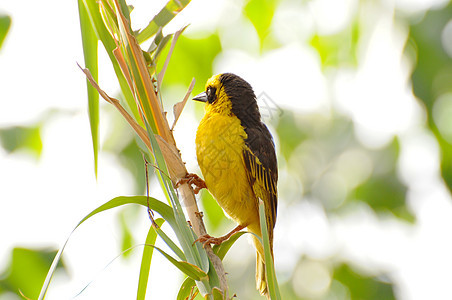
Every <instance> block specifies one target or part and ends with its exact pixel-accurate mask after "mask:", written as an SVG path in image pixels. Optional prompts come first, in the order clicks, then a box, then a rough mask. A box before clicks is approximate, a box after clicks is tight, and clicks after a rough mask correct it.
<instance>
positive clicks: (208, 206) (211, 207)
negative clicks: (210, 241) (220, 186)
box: [201, 189, 227, 232]
mask: <svg viewBox="0 0 452 300" xmlns="http://www.w3.org/2000/svg"><path fill="white" fill-rule="evenodd" d="M201 203H202V207H203V210H204V212H205V214H204V221H205V222H206V225H207V228H211V230H212V232H215V231H216V230H217V229H219V228H220V226H221V225H222V224H224V223H225V222H227V218H226V216H225V215H224V211H223V210H222V209H221V207H220V206H219V205H218V203H217V201H215V199H214V198H213V197H212V195H211V194H210V193H209V191H207V190H204V189H203V190H201Z"/></svg>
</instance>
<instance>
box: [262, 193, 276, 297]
mask: <svg viewBox="0 0 452 300" xmlns="http://www.w3.org/2000/svg"><path fill="white" fill-rule="evenodd" d="M259 218H260V225H261V232H262V244H263V246H264V253H265V272H266V275H267V286H268V292H269V295H270V298H271V299H274V300H280V299H281V293H280V291H279V286H278V281H277V280H276V274H275V266H274V264H273V257H272V255H271V250H270V242H269V239H268V231H267V221H266V217H265V205H264V202H263V201H262V200H260V199H259Z"/></svg>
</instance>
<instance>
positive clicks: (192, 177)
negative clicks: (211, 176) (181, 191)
mask: <svg viewBox="0 0 452 300" xmlns="http://www.w3.org/2000/svg"><path fill="white" fill-rule="evenodd" d="M184 183H188V184H189V185H190V186H191V185H194V186H195V188H194V189H193V192H194V193H195V194H198V193H199V191H200V190H202V189H206V188H207V185H206V182H205V181H204V180H202V179H201V177H199V176H198V175H196V174H194V173H188V174H187V175H185V177H184V178H181V179H179V181H177V182H176V188H178V187H179V186H180V185H181V184H184Z"/></svg>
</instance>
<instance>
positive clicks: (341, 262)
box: [0, 0, 452, 300]
mask: <svg viewBox="0 0 452 300" xmlns="http://www.w3.org/2000/svg"><path fill="white" fill-rule="evenodd" d="M25 2H26V4H21V5H19V4H18V3H17V1H13V0H7V1H6V2H3V3H2V5H1V6H0V46H1V49H0V85H1V87H2V88H1V89H0V99H1V101H2V102H1V103H2V104H3V109H2V110H1V112H0V144H1V148H0V187H1V188H0V205H1V207H0V227H1V228H2V229H1V230H0V234H1V240H2V242H1V244H2V247H0V250H1V252H0V299H21V298H20V293H23V294H24V295H25V296H27V297H30V298H32V299H33V298H36V297H37V295H38V294H39V289H40V285H41V284H42V281H43V279H44V277H45V275H46V272H47V269H48V267H49V266H50V263H51V261H52V258H53V254H54V253H55V251H56V250H57V249H58V248H59V247H60V246H61V244H60V243H62V242H63V241H64V240H65V238H67V236H68V235H69V233H70V232H71V230H72V228H73V227H74V226H75V225H76V224H77V222H78V221H79V220H80V219H81V218H82V217H83V216H84V215H86V214H87V213H88V212H89V211H90V210H92V209H93V208H95V207H96V206H98V205H100V204H101V203H103V202H106V201H107V200H109V199H111V198H113V197H115V196H119V195H126V194H143V193H144V189H145V181H144V178H145V175H144V163H143V160H142V156H141V153H140V151H139V148H138V146H137V144H136V141H135V138H134V136H133V134H132V132H131V130H130V129H129V128H128V127H127V124H126V123H125V122H124V121H123V120H122V119H121V117H120V116H119V115H118V114H117V112H116V111H114V110H113V109H112V108H111V107H109V106H108V105H107V104H105V103H102V105H101V123H100V131H101V142H102V144H101V146H102V148H101V149H102V151H101V153H100V158H99V161H100V163H99V175H98V178H97V180H96V178H95V176H94V170H93V159H92V153H91V152H92V149H91V147H92V146H91V145H90V142H91V140H90V131H89V125H88V119H87V114H86V109H87V108H86V95H85V86H84V84H85V81H84V76H83V74H82V73H81V72H80V71H79V70H78V69H77V67H76V63H75V62H76V61H78V62H79V63H81V62H83V56H82V47H81V41H80V33H79V27H78V26H79V25H78V11H77V7H76V3H71V4H61V3H59V2H57V1H47V2H44V3H41V2H40V3H39V4H37V3H34V2H33V1H25ZM74 2H76V1H74ZM130 4H132V5H134V7H135V9H134V11H133V12H132V15H131V17H132V25H133V27H134V28H141V27H144V26H145V25H146V24H147V22H148V21H149V20H150V18H151V17H152V16H153V15H154V14H155V13H157V12H158V10H159V9H160V8H161V7H162V6H163V5H164V4H165V1H130ZM54 5H58V7H61V9H60V10H58V11H57V12H55V10H53V9H49V8H50V7H52V6H54ZM188 23H190V26H189V27H188V28H187V29H186V30H185V32H184V34H183V35H182V36H181V37H180V38H179V40H178V42H177V45H176V48H175V51H174V53H173V55H172V59H171V62H170V64H169V68H168V70H167V72H166V75H165V78H164V81H163V89H162V95H163V99H164V102H165V108H166V110H167V111H168V118H169V119H170V124H171V122H172V120H171V119H172V106H173V105H174V104H175V103H176V102H179V101H180V100H181V99H182V97H183V96H184V93H185V91H186V89H187V87H188V85H189V83H190V81H191V79H192V78H193V77H194V78H195V79H196V86H195V89H194V91H193V95H195V94H197V93H199V92H201V91H202V90H203V88H204V83H205V81H206V80H207V79H208V78H209V77H210V76H211V75H213V74H216V73H221V72H233V73H236V74H238V75H240V76H242V77H243V78H245V79H246V80H247V81H249V82H250V83H251V85H252V86H253V87H254V90H255V92H256V95H257V96H258V103H259V105H260V107H261V113H262V115H263V117H264V121H265V122H266V123H267V125H268V126H269V128H270V130H271V132H272V134H273V136H274V139H275V142H276V146H277V152H278V164H279V172H280V180H279V185H278V188H279V210H278V221H277V224H276V229H275V265H276V270H277V274H278V279H279V284H280V287H281V292H282V296H283V299H353V300H355V299H452V292H451V291H450V288H449V286H450V282H449V281H450V278H451V277H450V270H451V269H452V256H451V255H450V253H452V241H451V239H450V238H449V236H450V230H449V229H450V228H451V226H452V202H451V200H452V198H451V193H450V192H451V189H452V2H450V1H445V0H430V1H427V0H425V1H408V0H406V1H403V0H400V1H395V0H380V1H378V0H361V1H358V0H341V1H335V0H330V1H328V0H312V1H310V0H305V1H294V0H279V1H271V0H264V1H259V0H250V1H241V0H234V1H215V2H213V1H207V0H199V1H198V0H193V1H191V3H190V4H189V5H188V6H187V8H186V9H185V10H184V11H182V12H181V13H180V14H179V15H178V16H177V17H176V18H175V19H174V20H173V21H172V23H170V24H169V27H168V28H167V30H168V31H171V30H172V31H175V30H177V29H179V28H180V27H182V26H183V25H185V24H188ZM102 50H103V49H101V51H100V52H102ZM166 51H168V49H166ZM113 76H114V75H113V74H112V70H111V68H110V67H109V62H108V61H107V59H106V55H105V53H100V80H99V81H100V86H101V87H102V88H103V89H104V90H106V91H107V92H108V93H109V94H110V95H115V96H117V97H120V95H118V94H117V92H118V88H117V83H116V81H115V80H114V77H113ZM202 111H203V108H202V106H201V105H199V104H196V103H191V102H189V103H188V104H187V107H186V109H185V110H184V112H183V114H182V116H181V119H180V120H179V122H178V124H177V126H176V128H175V132H174V134H175V137H176V140H177V143H178V146H179V148H180V149H181V152H182V156H183V158H184V160H185V161H186V163H187V167H188V169H189V170H190V171H191V172H196V173H200V172H199V169H198V168H197V165H196V157H195V152H194V135H195V131H196V127H197V124H198V122H199V120H200V118H201V117H202V114H203V112H202ZM158 189H159V188H158V186H157V185H156V184H154V182H153V179H151V194H152V196H154V197H156V198H159V196H161V192H160V191H159V190H158ZM200 205H201V209H202V210H203V211H204V215H205V221H206V224H207V228H208V231H209V232H210V233H211V234H213V235H221V234H224V233H225V232H227V231H228V230H229V229H231V228H232V227H233V226H234V224H233V223H232V222H231V221H229V220H228V219H227V218H226V217H225V216H224V215H223V212H222V211H221V209H220V208H219V207H218V205H217V204H216V203H215V201H214V200H213V199H212V197H211V196H210V195H209V194H208V193H207V192H206V191H203V192H202V193H201V197H200ZM148 226H149V221H148V220H147V219H146V212H145V211H144V210H142V209H138V208H135V207H131V208H127V209H122V210H118V211H117V212H115V213H111V214H106V216H102V217H98V218H96V219H95V220H94V221H91V223H90V224H86V225H84V226H83V227H82V228H80V230H78V231H77V232H76V233H75V234H74V237H73V238H72V240H71V242H70V244H69V245H68V250H67V251H66V254H65V255H64V263H63V264H62V265H61V267H60V268H59V271H58V273H57V274H56V279H55V281H54V282H53V284H52V285H51V287H50V292H49V298H50V299H67V298H73V297H76V296H77V295H78V296H77V298H82V299H99V297H101V298H104V299H105V298H111V299H129V298H133V297H134V295H135V293H136V290H135V289H136V284H137V278H138V270H139V256H140V252H141V251H142V248H140V247H139V246H137V247H135V248H134V250H132V251H128V252H126V253H124V254H123V255H121V256H120V257H119V258H117V256H118V255H119V254H121V251H123V250H125V249H128V248H130V247H132V246H134V245H140V243H143V241H144V239H145V232H146V231H147V228H148ZM154 260H156V262H155V263H154V262H153V264H154V265H153V267H152V268H151V278H150V283H149V284H150V286H149V290H148V294H149V299H174V298H175V293H177V290H178V287H179V285H180V283H181V280H182V278H181V275H180V274H178V273H177V271H175V270H169V269H171V268H172V266H169V264H168V263H167V262H165V261H164V260H162V261H161V262H160V261H159V260H158V258H157V256H156V258H154ZM254 264H255V261H254V252H253V250H252V247H251V245H250V244H249V243H248V241H247V240H246V238H242V239H240V240H239V241H238V242H237V244H235V246H234V247H233V248H232V249H231V252H230V253H229V254H228V256H227V257H226V259H225V267H226V270H227V272H228V274H229V275H228V280H229V283H230V286H231V290H232V291H233V292H234V293H236V294H237V297H238V299H260V298H259V296H258V294H257V292H256V291H255V289H254ZM79 293H80V294H79Z"/></svg>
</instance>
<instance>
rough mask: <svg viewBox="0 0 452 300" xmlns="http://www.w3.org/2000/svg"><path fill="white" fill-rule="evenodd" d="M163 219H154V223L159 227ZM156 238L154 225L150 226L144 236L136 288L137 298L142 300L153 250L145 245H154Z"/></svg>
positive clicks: (144, 295)
mask: <svg viewBox="0 0 452 300" xmlns="http://www.w3.org/2000/svg"><path fill="white" fill-rule="evenodd" d="M164 221H165V220H163V219H157V220H155V223H157V225H158V226H159V227H161V226H162V224H163V222H164ZM156 239H157V232H156V230H155V228H154V227H152V226H151V228H149V231H148V235H147V237H146V246H145V247H144V249H143V257H142V259H141V267H140V277H139V279H138V290H137V300H144V299H145V297H146V289H147V286H148V279H149V270H150V269H151V260H152V253H153V252H154V248H153V247H148V246H147V245H154V244H155V240H156Z"/></svg>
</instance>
